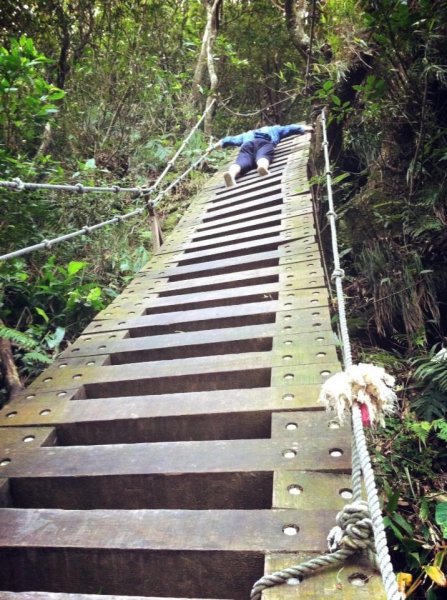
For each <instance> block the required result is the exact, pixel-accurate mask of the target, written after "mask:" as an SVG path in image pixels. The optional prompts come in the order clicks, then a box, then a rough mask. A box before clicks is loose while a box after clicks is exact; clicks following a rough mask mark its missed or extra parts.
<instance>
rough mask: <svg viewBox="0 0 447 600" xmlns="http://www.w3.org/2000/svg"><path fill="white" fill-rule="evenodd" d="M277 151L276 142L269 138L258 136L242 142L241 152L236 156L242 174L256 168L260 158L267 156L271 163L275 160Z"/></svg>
mask: <svg viewBox="0 0 447 600" xmlns="http://www.w3.org/2000/svg"><path fill="white" fill-rule="evenodd" d="M274 153H275V144H272V142H271V141H269V140H264V139H261V138H256V139H254V140H253V141H251V142H247V143H245V144H242V146H241V149H240V150H239V154H238V156H237V158H236V164H237V165H239V166H240V168H241V175H243V174H244V173H247V171H250V169H254V168H255V167H256V163H257V161H258V160H259V159H260V158H266V159H267V160H268V161H269V163H271V162H272V160H273V155H274Z"/></svg>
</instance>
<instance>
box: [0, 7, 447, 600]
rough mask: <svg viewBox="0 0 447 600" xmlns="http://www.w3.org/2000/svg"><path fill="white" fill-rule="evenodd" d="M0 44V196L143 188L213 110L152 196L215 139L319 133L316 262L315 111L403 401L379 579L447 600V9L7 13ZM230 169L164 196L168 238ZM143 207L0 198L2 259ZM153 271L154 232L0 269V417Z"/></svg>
mask: <svg viewBox="0 0 447 600" xmlns="http://www.w3.org/2000/svg"><path fill="white" fill-rule="evenodd" d="M0 45H1V47H0V169H1V178H2V179H4V180H12V179H13V178H20V179H21V180H23V181H33V182H45V183H71V184H74V183H82V184H84V185H89V184H90V185H93V184H102V185H111V184H117V183H118V184H119V185H121V186H126V185H131V186H135V185H146V184H148V183H151V182H154V181H155V180H156V178H157V176H158V175H159V174H160V172H161V171H162V170H163V168H164V167H165V165H166V162H167V161H168V160H169V159H170V158H171V157H172V155H173V154H174V153H175V151H176V149H178V147H179V145H180V144H181V142H182V140H183V138H184V137H185V135H186V134H187V133H188V131H189V130H190V128H191V127H192V125H193V124H194V123H195V122H196V121H197V118H198V116H199V115H200V114H201V113H202V111H203V109H204V108H205V106H207V105H209V103H210V101H211V100H212V99H214V98H216V99H217V103H216V107H217V108H213V110H211V111H210V112H209V114H208V117H207V119H206V121H205V131H204V133H202V132H197V133H196V134H195V135H194V136H193V138H192V139H191V142H190V144H189V145H188V146H187V148H186V151H185V152H184V153H183V154H182V158H181V160H180V161H179V163H178V165H176V167H175V169H173V170H172V173H170V174H169V175H168V177H167V179H166V181H167V182H170V181H172V180H174V179H175V178H176V177H177V176H178V174H179V173H181V172H182V171H183V170H184V169H185V168H186V167H187V166H188V165H189V164H190V163H191V162H193V161H194V160H196V159H197V158H198V157H199V156H200V155H201V154H202V153H203V152H204V150H205V148H206V147H207V145H208V142H209V136H210V135H213V136H214V138H215V139H216V140H217V139H219V138H220V137H222V136H223V135H226V134H227V133H238V132H240V131H243V130H247V129H250V128H252V127H255V126H259V125H261V124H274V123H281V124H286V123H291V122H297V121H302V120H305V121H306V122H308V123H313V124H314V125H315V126H316V134H315V135H314V140H313V149H312V156H311V162H310V165H309V170H310V175H311V182H312V184H313V194H314V199H315V202H316V212H317V216H318V217H319V223H320V227H321V236H322V241H323V246H326V245H327V240H326V236H327V226H326V223H325V218H324V215H325V212H326V210H327V207H326V200H325V190H324V183H323V182H324V177H322V173H323V168H322V160H321V130H320V128H319V114H320V111H321V109H322V108H323V107H326V109H327V110H328V115H329V141H330V154H331V161H332V164H333V165H334V170H335V184H336V185H335V202H336V207H337V214H338V217H339V220H338V226H339V231H340V237H341V246H342V247H341V251H342V260H343V267H344V269H345V272H346V279H345V289H346V294H347V296H348V302H349V325H350V331H351V334H352V336H353V339H354V347H355V354H356V359H357V360H358V361H362V362H374V363H375V364H379V365H382V366H385V367H386V369H387V370H388V371H390V372H392V373H393V374H395V375H396V376H397V378H398V382H399V403H400V404H399V411H398V413H397V414H396V415H395V416H394V417H392V418H389V419H388V420H387V427H386V428H385V429H381V430H378V431H373V432H371V433H370V448H371V451H372V453H373V457H374V465H375V468H376V472H377V474H378V480H379V483H380V486H381V490H382V491H381V493H382V497H383V502H384V512H385V521H386V525H387V533H388V537H389V540H390V544H391V547H392V550H393V560H394V563H395V567H396V570H397V571H402V572H409V573H411V574H412V576H413V584H410V585H409V586H408V587H407V594H408V597H412V598H427V599H429V600H434V599H437V598H441V596H442V594H441V592H442V591H443V589H442V588H443V587H445V585H446V580H445V575H444V573H443V569H444V571H445V567H443V565H442V563H443V559H444V555H445V552H446V550H445V548H446V541H445V540H446V537H447V495H446V493H445V483H446V474H445V467H446V457H447V452H446V449H445V442H446V441H447V422H446V419H445V418H446V413H447V361H446V354H445V353H443V347H444V343H445V337H444V336H445V328H446V323H447V310H446V302H445V298H446V292H447V265H446V261H445V258H444V257H445V254H446V252H447V233H446V225H447V206H446V197H447V193H446V161H447V110H446V109H447V59H446V48H447V2H446V1H445V0H245V1H244V0H163V1H161V0H27V2H26V3H25V4H22V3H19V2H17V1H16V0H3V2H2V4H1V7H0ZM223 158H224V155H223V154H222V153H219V152H215V153H213V154H212V155H211V156H210V157H209V159H208V160H207V161H206V163H205V165H204V166H203V167H202V168H201V169H200V170H199V171H195V172H194V173H192V175H191V177H190V178H189V179H188V180H187V181H186V182H183V183H182V184H181V185H178V186H176V187H175V189H174V191H173V193H171V194H170V195H169V197H166V198H165V199H164V201H163V203H162V205H161V214H162V217H163V229H164V230H165V231H169V230H170V229H172V227H173V226H174V225H175V223H176V221H177V220H178V218H179V217H180V215H181V212H182V210H183V209H184V208H185V207H186V206H187V204H188V202H189V198H190V197H191V195H192V194H193V193H194V192H195V191H196V190H198V189H199V188H200V186H201V184H202V183H203V181H205V180H206V177H207V176H208V175H209V173H210V172H212V171H213V170H215V169H216V168H217V167H218V165H219V164H221V162H222V160H223ZM139 202H140V201H139V200H138V199H135V198H132V197H131V196H129V195H118V194H114V195H110V194H109V195H107V194H103V195H102V194H101V195H99V194H88V193H86V194H82V195H79V194H64V193H55V192H48V191H45V192H43V191H42V192H25V193H23V192H15V191H7V190H6V191H5V190H2V191H1V193H0V231H1V241H0V253H1V254H3V253H6V252H10V251H13V250H15V249H17V248H21V247H23V246H26V245H29V244H33V243H38V242H40V241H42V240H43V239H50V238H52V237H55V236H57V235H59V234H61V233H66V232H69V231H72V230H75V229H79V228H81V227H83V226H84V225H90V224H93V223H97V222H99V221H102V220H105V219H108V218H110V217H111V216H115V215H119V214H122V213H124V212H126V211H129V210H131V209H133V208H134V207H135V205H137V206H138V205H139V204H138V203H139ZM150 255H151V231H150V228H149V227H148V223H147V222H146V221H145V219H144V218H140V219H135V220H130V221H129V222H125V223H120V224H117V225H112V226H110V227H108V228H105V229H102V230H99V231H97V232H96V233H95V234H93V235H91V236H87V235H86V236H82V237H80V238H77V239H76V240H73V241H69V242H66V243H64V244H60V245H58V246H54V247H52V248H50V249H47V250H43V251H38V252H34V253H32V254H30V255H27V256H26V257H21V258H16V259H12V260H9V261H2V262H0V366H1V373H2V383H3V390H2V396H1V402H5V401H7V399H8V396H11V395H13V394H14V393H16V392H17V391H18V390H19V389H20V388H21V386H23V385H24V384H26V383H27V382H29V380H30V379H31V378H32V377H33V376H35V375H36V374H37V373H38V372H39V370H41V369H42V368H43V367H44V366H45V364H46V363H49V362H51V360H52V359H53V358H54V357H55V356H56V355H57V353H58V352H59V351H60V349H61V348H62V347H63V346H64V344H67V343H68V342H69V341H70V340H71V339H73V338H74V337H75V336H76V335H78V334H79V333H80V331H81V330H82V329H83V328H84V327H85V325H86V324H87V323H88V322H89V321H90V320H91V318H92V316H93V315H94V314H95V313H96V312H97V311H98V310H100V309H102V308H103V307H104V306H105V305H106V304H107V303H108V302H109V301H110V300H111V299H113V298H114V297H115V296H116V295H117V294H118V293H119V291H120V289H122V287H123V286H124V285H125V284H126V283H127V282H128V281H129V280H131V279H132V277H133V275H134V273H135V272H137V271H138V270H139V269H140V268H141V267H142V265H143V264H144V263H145V262H146V261H147V260H148V259H149V258H150ZM327 260H328V263H329V265H330V258H328V259H327ZM329 268H330V267H329ZM336 321H337V317H336V314H335V311H334V325H336ZM16 367H17V368H18V372H17V371H16V370H15V369H16ZM445 562H447V561H445Z"/></svg>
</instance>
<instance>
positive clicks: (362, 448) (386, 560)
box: [321, 108, 402, 600]
mask: <svg viewBox="0 0 447 600" xmlns="http://www.w3.org/2000/svg"><path fill="white" fill-rule="evenodd" d="M321 125H322V131H323V151H324V160H325V168H326V182H327V196H328V206H329V210H328V212H327V218H328V221H329V225H330V230H331V244H332V254H333V260H334V272H333V275H332V277H333V279H334V280H335V289H336V294H337V304H338V313H339V323H340V334H341V340H342V348H343V362H344V367H345V369H347V368H349V367H351V366H352V350H351V341H350V338H349V330H348V323H347V319H346V305H345V297H344V293H343V284H342V279H343V277H344V271H343V269H341V267H340V254H339V251H338V235H337V227H336V217H337V215H336V213H335V209H334V199H333V195H332V171H331V166H330V161H329V150H328V146H329V144H328V139H327V131H326V114H325V109H324V108H323V110H322V111H321ZM352 430H353V434H354V440H353V453H352V483H353V497H354V500H359V499H360V498H361V496H362V486H361V476H362V473H363V480H364V483H365V489H366V497H367V500H368V506H369V510H370V513H371V521H372V531H373V535H374V541H375V547H376V552H377V559H378V565H379V568H380V572H381V575H382V579H383V583H384V586H385V591H386V595H387V598H388V600H400V599H401V598H402V594H401V592H399V589H398V587H397V581H396V576H395V574H394V571H393V566H392V563H391V557H390V553H389V550H388V544H387V540H386V535H385V526H384V524H383V517H382V510H381V508H380V500H379V495H378V493H377V487H376V483H375V478H374V472H373V469H372V465H371V458H370V455H369V452H368V448H367V445H366V438H365V432H364V430H363V424H362V417H361V412H360V408H359V406H358V404H353V406H352Z"/></svg>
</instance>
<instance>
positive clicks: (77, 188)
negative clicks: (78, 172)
mask: <svg viewBox="0 0 447 600" xmlns="http://www.w3.org/2000/svg"><path fill="white" fill-rule="evenodd" d="M74 187H75V191H76V193H77V194H83V193H84V192H85V188H84V186H83V185H82V183H77V184H76V185H75V186H74Z"/></svg>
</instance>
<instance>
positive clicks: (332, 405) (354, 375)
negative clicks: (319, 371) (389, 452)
mask: <svg viewBox="0 0 447 600" xmlns="http://www.w3.org/2000/svg"><path fill="white" fill-rule="evenodd" d="M394 384H395V379H394V377H393V376H391V375H388V373H386V371H385V369H384V368H383V367H376V366H375V365H371V364H365V363H359V364H358V365H352V366H350V367H348V368H347V369H346V370H345V371H343V372H341V373H336V374H335V375H333V376H332V377H330V378H329V379H327V380H326V381H325V382H324V384H323V386H322V388H321V392H320V396H319V398H318V401H319V402H322V403H323V404H324V405H325V406H326V409H327V410H332V411H335V413H336V415H337V419H338V420H339V421H340V423H344V421H345V418H346V414H347V413H348V412H349V411H350V409H351V408H352V405H353V404H354V403H357V404H358V405H359V408H360V412H361V415H362V422H363V425H364V426H375V425H377V424H379V423H380V424H381V425H384V424H385V416H386V415H389V414H392V413H393V412H394V411H395V409H396V403H397V396H396V393H395V392H394V389H393V388H394Z"/></svg>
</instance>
